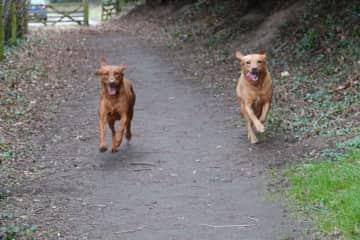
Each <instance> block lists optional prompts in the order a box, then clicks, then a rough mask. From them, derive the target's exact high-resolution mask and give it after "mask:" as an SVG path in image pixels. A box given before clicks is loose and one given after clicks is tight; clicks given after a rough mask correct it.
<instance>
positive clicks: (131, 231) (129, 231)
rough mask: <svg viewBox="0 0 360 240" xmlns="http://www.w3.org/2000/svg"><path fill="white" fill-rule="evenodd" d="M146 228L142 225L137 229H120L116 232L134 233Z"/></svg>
mask: <svg viewBox="0 0 360 240" xmlns="http://www.w3.org/2000/svg"><path fill="white" fill-rule="evenodd" d="M144 228H145V226H141V227H138V228H135V229H129V230H124V231H120V232H116V233H117V234H124V233H134V232H138V231H141V230H143V229H144Z"/></svg>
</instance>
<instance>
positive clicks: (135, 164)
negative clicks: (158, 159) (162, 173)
mask: <svg viewBox="0 0 360 240" xmlns="http://www.w3.org/2000/svg"><path fill="white" fill-rule="evenodd" d="M130 165H134V166H151V167H156V165H155V164H153V163H146V162H132V163H130Z"/></svg>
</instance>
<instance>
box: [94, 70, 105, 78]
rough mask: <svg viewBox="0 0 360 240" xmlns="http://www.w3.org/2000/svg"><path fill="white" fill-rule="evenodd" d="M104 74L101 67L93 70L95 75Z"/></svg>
mask: <svg viewBox="0 0 360 240" xmlns="http://www.w3.org/2000/svg"><path fill="white" fill-rule="evenodd" d="M103 74H104V71H103V70H102V69H98V70H96V72H95V75H96V76H101V75H103Z"/></svg>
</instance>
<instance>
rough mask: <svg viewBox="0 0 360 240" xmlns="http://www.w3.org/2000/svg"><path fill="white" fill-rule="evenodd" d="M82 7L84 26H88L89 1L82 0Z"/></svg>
mask: <svg viewBox="0 0 360 240" xmlns="http://www.w3.org/2000/svg"><path fill="white" fill-rule="evenodd" d="M83 5H84V25H85V26H89V1H88V0H83Z"/></svg>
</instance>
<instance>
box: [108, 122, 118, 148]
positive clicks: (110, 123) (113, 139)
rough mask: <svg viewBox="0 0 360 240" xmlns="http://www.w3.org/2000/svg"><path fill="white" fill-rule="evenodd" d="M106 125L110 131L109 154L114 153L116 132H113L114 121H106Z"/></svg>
mask: <svg viewBox="0 0 360 240" xmlns="http://www.w3.org/2000/svg"><path fill="white" fill-rule="evenodd" d="M108 124H109V127H110V130H111V141H112V145H111V152H116V131H115V120H114V119H108Z"/></svg>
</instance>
